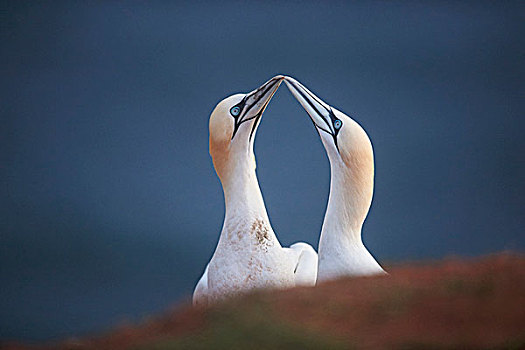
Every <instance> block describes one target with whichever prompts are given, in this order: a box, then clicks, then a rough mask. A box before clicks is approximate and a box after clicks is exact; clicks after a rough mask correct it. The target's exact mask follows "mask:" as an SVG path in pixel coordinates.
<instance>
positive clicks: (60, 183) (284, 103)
mask: <svg viewBox="0 0 525 350" xmlns="http://www.w3.org/2000/svg"><path fill="white" fill-rule="evenodd" d="M0 13H1V16H2V18H1V26H2V28H1V60H2V61H1V69H2V79H1V88H2V95H1V103H0V108H1V118H2V119H1V125H2V126H1V127H0V156H1V159H0V164H1V172H0V181H1V191H2V192H1V197H0V204H1V212H0V229H1V231H0V234H1V236H0V286H1V287H0V339H13V338H17V339H48V338H56V337H63V336H68V335H72V334H80V335H81V334H86V333H87V332H94V331H98V330H101V329H105V328H106V327H108V326H110V325H113V324H118V323H119V322H123V321H125V320H131V321H136V320H140V319H142V318H143V317H145V316H146V315H150V314H154V313H156V312H160V311H162V310H164V309H165V308H166V307H168V306H169V305H173V304H176V303H179V302H182V301H184V300H187V298H188V297H189V296H190V294H191V291H192V288H193V286H194V284H195V282H196V280H197V278H198V277H199V275H200V273H201V271H202V269H203V268H204V266H205V264H206V262H207V261H208V259H209V257H210V256H211V254H212V252H213V249H214V246H215V244H216V242H217V239H218V235H219V232H220V228H221V224H222V219H223V211H224V205H223V198H222V191H221V187H220V183H219V181H218V179H217V178H216V176H215V173H214V171H213V167H212V164H211V160H210V157H209V155H208V129H207V123H208V117H209V114H210V112H211V110H212V109H213V107H214V106H215V104H216V103H217V102H218V101H219V100H221V99H222V98H224V97H225V96H228V95H230V94H232V93H236V92H240V91H249V90H252V89H254V88H255V87H257V86H258V85H260V84H261V83H262V82H264V81H266V80H267V79H269V78H270V77H271V76H273V75H275V74H278V73H282V74H289V75H292V76H294V77H296V78H297V79H299V80H300V81H302V82H303V83H304V84H305V85H306V86H308V87H310V88H311V89H312V90H313V91H314V92H316V93H317V94H318V95H319V96H320V97H321V98H324V99H325V100H326V101H327V102H328V103H330V104H332V105H334V106H336V107H337V108H339V109H341V110H343V111H345V112H347V113H348V114H350V115H352V116H354V117H355V119H356V120H357V121H359V122H360V123H361V124H362V125H363V126H364V128H365V129H366V130H367V131H368V133H369V135H370V137H371V139H372V142H373V145H374V148H375V155H376V187H375V197H374V202H373V205H372V209H371V212H370V214H369V217H368V219H367V222H366V224H365V228H364V240H365V242H366V244H367V246H368V247H369V248H370V250H371V251H372V252H373V254H374V255H375V256H376V257H377V258H378V259H379V261H382V262H386V261H403V260H415V259H435V258H440V257H444V256H448V255H463V256H475V255H480V254H487V253H491V252H497V251H501V250H514V251H520V250H523V249H524V248H525V237H524V233H523V227H524V224H525V219H524V215H523V209H524V208H523V207H524V205H523V204H524V203H523V198H524V196H525V188H524V182H523V180H524V173H525V171H524V170H525V164H524V151H525V137H524V135H523V133H524V131H525V130H524V129H525V128H524V126H525V98H524V96H525V95H524V91H525V89H524V88H525V86H524V85H525V84H524V82H525V27H524V23H525V15H524V13H525V6H524V5H523V3H521V4H520V3H519V2H516V3H512V2H480V1H475V2H458V3H456V2H448V1H447V2H425V3H420V2H414V3H410V2H361V3H350V4H343V3H331V4H318V3H309V2H306V3H305V2H300V3H299V2H298V3H287V4H283V3H281V2H270V3H264V4H262V3H259V4H256V3H246V2H241V1H239V2H231V3H221V4H219V3H204V2H202V3H191V4H178V3H168V2H155V3H150V2H126V3H118V2H89V1H87V2H81V3H74V2H64V3H61V2H52V3H47V4H43V3H33V4H29V3H26V4H22V2H18V1H15V2H8V3H6V2H2V5H1V12H0ZM256 154H257V161H258V175H259V179H260V183H261V187H262V190H263V194H264V197H265V200H266V204H267V207H268V210H269V214H270V217H271V220H272V223H273V226H274V229H275V231H276V232H277V234H278V236H279V238H280V240H281V241H282V243H283V244H286V245H288V244H290V243H292V242H294V241H296V240H306V241H308V242H310V243H312V244H314V245H315V246H317V239H318V234H319V232H320V227H321V224H322V219H323V214H324V209H325V204H326V199H327V194H328V184H329V167H328V161H327V159H326V156H325V153H324V150H323V148H322V145H321V143H320V141H319V140H318V136H317V134H316V132H315V131H314V129H313V127H312V124H311V122H310V121H309V120H308V117H307V115H306V114H305V113H304V111H303V110H302V109H301V107H300V106H299V104H298V103H297V102H296V101H295V100H294V99H293V97H292V96H291V94H290V93H289V92H288V91H287V89H286V88H285V87H284V85H283V87H282V88H281V89H280V90H279V92H278V93H277V95H276V96H275V98H274V100H273V101H272V103H271V104H270V106H269V108H268V109H267V112H266V113H265V115H264V118H263V120H262V124H261V126H260V128H259V132H258V135H257V141H256ZM185 298H186V299H185Z"/></svg>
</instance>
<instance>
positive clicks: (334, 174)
mask: <svg viewBox="0 0 525 350" xmlns="http://www.w3.org/2000/svg"><path fill="white" fill-rule="evenodd" d="M285 83H286V85H287V86H288V89H289V90H290V91H291V92H292V94H293V95H294V97H295V98H296V99H297V100H298V101H299V103H300V104H301V105H302V106H303V108H304V109H305V110H306V111H307V113H308V115H309V116H310V118H311V120H312V122H313V123H314V126H315V127H316V129H317V131H318V133H319V136H320V138H321V141H322V143H323V145H324V148H325V150H326V153H327V155H328V159H329V160H330V174H331V179H330V195H329V198H328V205H327V209H326V213H325V217H324V221H323V226H322V229H321V236H320V239H319V265H318V276H317V280H318V281H324V280H329V279H334V278H339V277H344V276H361V275H372V274H383V273H385V272H384V270H383V269H382V268H381V266H380V265H379V264H378V263H377V261H376V260H375V259H374V257H373V256H372V255H371V254H370V252H369V251H368V250H367V249H366V247H365V245H364V244H363V241H362V237H361V229H362V226H363V222H364V220H365V218H366V216H367V214H368V210H369V208H370V204H371V202H372V195H373V189H374V153H373V149H372V144H371V142H370V139H369V138H368V135H367V134H366V132H365V131H364V129H363V128H362V127H361V126H360V125H359V124H358V123H357V122H356V121H355V120H353V119H352V118H350V117H348V116H347V115H345V114H344V113H342V112H341V111H339V110H337V109H335V108H333V107H331V106H329V105H328V104H326V103H325V102H324V101H322V100H321V99H319V98H318V97H317V96H315V95H314V94H313V93H312V92H311V91H309V90H308V89H307V88H306V87H304V86H303V85H302V84H301V83H299V82H298V81H297V80H295V79H293V78H290V77H286V78H285Z"/></svg>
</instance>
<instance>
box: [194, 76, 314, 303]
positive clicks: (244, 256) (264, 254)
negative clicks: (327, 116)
mask: <svg viewBox="0 0 525 350" xmlns="http://www.w3.org/2000/svg"><path fill="white" fill-rule="evenodd" d="M283 78H284V77H282V76H277V77H274V78H272V79H270V80H269V81H268V82H266V83H265V84H263V85H262V86H261V87H259V88H258V89H256V90H254V91H252V92H250V93H248V94H236V95H233V96H230V97H228V98H226V99H224V100H223V101H221V102H219V104H218V105H217V106H216V107H215V109H214V111H213V112H212V114H211V117H210V123H209V127H210V155H211V157H212V160H213V165H214V168H215V171H216V173H217V175H218V176H219V179H220V180H221V184H222V188H223V192H224V201H225V208H226V213H225V217H224V223H223V227H222V231H221V234H220V237H219V242H218V244H217V247H216V249H215V252H214V254H213V256H212V258H211V260H210V262H209V264H208V266H207V267H206V270H205V272H204V274H203V276H202V277H201V279H200V280H199V282H198V283H197V286H196V288H195V291H194V297H193V302H194V305H207V304H209V303H214V302H217V301H220V300H222V299H224V298H227V297H231V296H234V295H238V294H240V293H243V292H246V291H250V290H254V289H262V288H287V287H293V286H295V285H296V284H301V283H302V284H308V285H314V284H315V280H316V274H317V261H315V266H314V267H312V264H311V260H312V258H311V251H310V250H308V253H305V254H302V252H303V250H305V249H306V247H305V246H309V245H307V244H306V243H305V246H296V247H295V248H294V249H291V248H283V247H282V246H281V244H280V242H279V240H278V239H277V237H276V235H275V233H274V231H273V229H272V226H271V224H270V220H269V218H268V214H267V212H266V207H265V204H264V200H263V197H262V193H261V190H260V188H259V183H258V180H257V174H256V172H255V168H256V164H255V155H254V152H253V142H254V138H255V133H256V131H257V127H258V125H259V122H260V118H261V117H262V114H263V112H264V109H265V108H266V106H267V105H268V103H269V102H270V99H271V97H272V96H273V94H274V93H275V91H276V90H277V88H278V87H279V85H280V84H281V82H282V79H283ZM310 248H311V246H310ZM311 250H313V248H311ZM314 253H315V251H314ZM315 257H316V258H317V256H315ZM308 269H310V270H312V269H314V270H315V271H309V272H306V271H305V270H308ZM296 271H300V272H301V274H300V276H301V277H300V278H297V280H298V281H297V283H296ZM308 278H310V279H308Z"/></svg>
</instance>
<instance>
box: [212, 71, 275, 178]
mask: <svg viewBox="0 0 525 350" xmlns="http://www.w3.org/2000/svg"><path fill="white" fill-rule="evenodd" d="M283 79H284V77H283V76H281V75H278V76H275V77H273V78H272V79H270V80H268V81H267V82H266V83H264V84H263V85H261V86H260V87H259V88H257V89H255V90H253V91H251V92H249V93H247V94H235V95H232V96H229V97H227V98H225V99H224V100H222V101H221V102H219V103H218V104H217V106H216V107H215V109H214V110H213V112H212V113H211V116H210V124H209V128H210V155H211V157H212V159H213V165H214V167H215V171H216V172H217V175H218V176H219V178H220V179H221V181H223V180H224V178H225V177H227V176H228V175H229V174H230V172H231V171H234V169H235V168H236V166H237V165H238V164H239V163H241V164H244V163H246V162H250V163H251V164H252V165H253V167H254V168H255V159H254V156H253V140H254V137H255V133H256V131H257V127H258V126H259V122H260V119H261V117H262V114H263V113H264V110H265V108H266V106H267V105H268V103H269V102H270V100H271V98H272V96H273V95H274V93H275V92H276V91H277V89H278V88H279V85H280V84H281V82H282V80H283Z"/></svg>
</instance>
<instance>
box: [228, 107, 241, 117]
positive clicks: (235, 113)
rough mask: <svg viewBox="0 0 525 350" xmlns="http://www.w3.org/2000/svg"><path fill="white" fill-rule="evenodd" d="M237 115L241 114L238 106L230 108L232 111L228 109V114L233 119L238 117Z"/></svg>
mask: <svg viewBox="0 0 525 350" xmlns="http://www.w3.org/2000/svg"><path fill="white" fill-rule="evenodd" d="M239 113H241V109H240V108H239V107H238V106H235V107H232V109H230V114H231V115H233V116H234V117H236V116H238V115H239Z"/></svg>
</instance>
